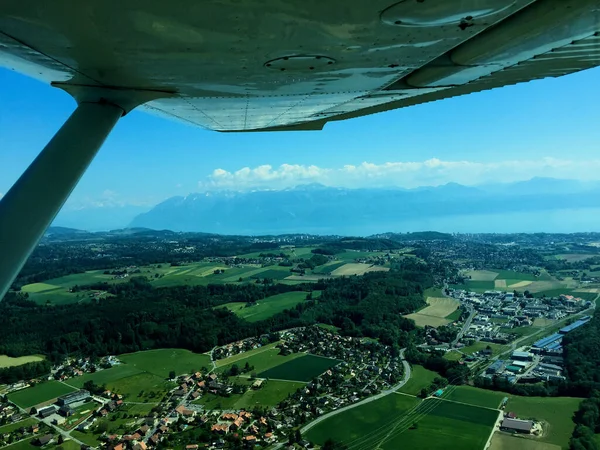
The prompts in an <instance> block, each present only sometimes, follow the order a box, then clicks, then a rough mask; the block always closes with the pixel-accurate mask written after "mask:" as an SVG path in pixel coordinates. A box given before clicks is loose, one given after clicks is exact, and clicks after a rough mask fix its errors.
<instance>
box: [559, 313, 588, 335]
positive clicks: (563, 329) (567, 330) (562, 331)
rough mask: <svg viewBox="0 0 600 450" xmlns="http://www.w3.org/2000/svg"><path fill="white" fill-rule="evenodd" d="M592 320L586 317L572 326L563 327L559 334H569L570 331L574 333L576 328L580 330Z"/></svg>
mask: <svg viewBox="0 0 600 450" xmlns="http://www.w3.org/2000/svg"><path fill="white" fill-rule="evenodd" d="M589 320H590V316H584V317H582V318H581V319H579V320H577V321H575V322H573V323H572V324H571V325H567V326H566V327H562V328H561V329H560V330H558V332H559V333H560V334H567V333H569V332H570V331H573V330H574V329H575V328H579V327H580V326H581V325H585V324H586V323H588V322H589Z"/></svg>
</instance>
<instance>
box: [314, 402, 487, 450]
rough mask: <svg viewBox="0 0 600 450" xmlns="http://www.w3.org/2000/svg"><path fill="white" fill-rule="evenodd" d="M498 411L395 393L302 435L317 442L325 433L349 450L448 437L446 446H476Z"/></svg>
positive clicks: (389, 449)
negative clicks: (422, 399)
mask: <svg viewBox="0 0 600 450" xmlns="http://www.w3.org/2000/svg"><path fill="white" fill-rule="evenodd" d="M498 415H499V411H494V410H491V409H485V408H479V407H476V406H470V405H464V404H460V403H454V402H448V401H444V400H439V399H427V400H424V401H420V400H419V399H416V398H415V397H411V396H407V395H404V394H398V393H396V394H391V395H388V396H386V397H383V398H381V399H379V400H376V401H373V402H371V403H367V404H365V405H361V406H359V407H357V408H354V409H350V410H348V411H344V412H343V413H341V414H338V415H336V416H333V417H331V418H330V419H327V420H324V421H323V422H321V423H319V424H318V425H316V426H315V427H313V428H312V429H310V430H308V431H307V432H306V436H307V437H308V438H309V439H310V440H312V441H314V442H317V443H319V444H322V443H323V442H324V441H325V440H327V439H328V438H331V439H333V440H335V441H336V442H340V443H341V444H343V445H346V446H347V447H348V449H349V450H370V449H373V448H381V449H383V450H396V449H399V448H415V449H419V448H426V449H428V450H438V449H439V450H446V449H448V443H449V442H451V443H452V448H460V449H461V450H462V449H464V450H480V449H481V448H483V447H484V444H485V443H486V441H487V440H488V438H489V436H490V433H491V431H492V429H493V426H494V424H495V422H496V420H497V418H498Z"/></svg>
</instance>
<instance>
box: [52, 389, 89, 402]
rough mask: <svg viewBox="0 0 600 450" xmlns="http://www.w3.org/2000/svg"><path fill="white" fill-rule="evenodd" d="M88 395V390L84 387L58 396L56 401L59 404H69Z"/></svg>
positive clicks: (79, 400)
mask: <svg viewBox="0 0 600 450" xmlns="http://www.w3.org/2000/svg"><path fill="white" fill-rule="evenodd" d="M89 396H90V393H89V392H88V391H86V390H85V389H81V390H79V391H75V392H71V393H70V394H67V395H63V396H62V397H59V398H58V400H57V401H56V403H57V404H58V405H59V406H65V405H70V404H72V403H76V402H81V401H83V400H85V399H86V398H88V397H89Z"/></svg>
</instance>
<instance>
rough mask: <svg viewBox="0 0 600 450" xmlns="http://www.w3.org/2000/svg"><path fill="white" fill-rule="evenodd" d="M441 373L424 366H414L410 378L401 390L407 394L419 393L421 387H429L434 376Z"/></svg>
mask: <svg viewBox="0 0 600 450" xmlns="http://www.w3.org/2000/svg"><path fill="white" fill-rule="evenodd" d="M436 377H439V375H438V374H437V373H435V372H433V371H431V370H427V369H426V368H424V367H423V366H412V367H411V373H410V379H409V380H408V382H407V383H406V384H405V385H404V386H402V387H401V388H400V392H404V393H405V394H411V395H417V394H418V393H419V392H421V389H423V388H425V389H427V388H428V387H429V385H430V384H431V382H432V381H433V379H434V378H436Z"/></svg>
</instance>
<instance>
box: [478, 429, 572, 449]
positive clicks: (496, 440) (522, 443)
mask: <svg viewBox="0 0 600 450" xmlns="http://www.w3.org/2000/svg"><path fill="white" fill-rule="evenodd" d="M489 449H490V450H561V447H560V446H559V445H553V444H548V443H547V442H541V441H538V440H534V439H531V438H527V437H524V436H517V435H510V434H506V433H494V437H492V442H491V445H490V447H489Z"/></svg>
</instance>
